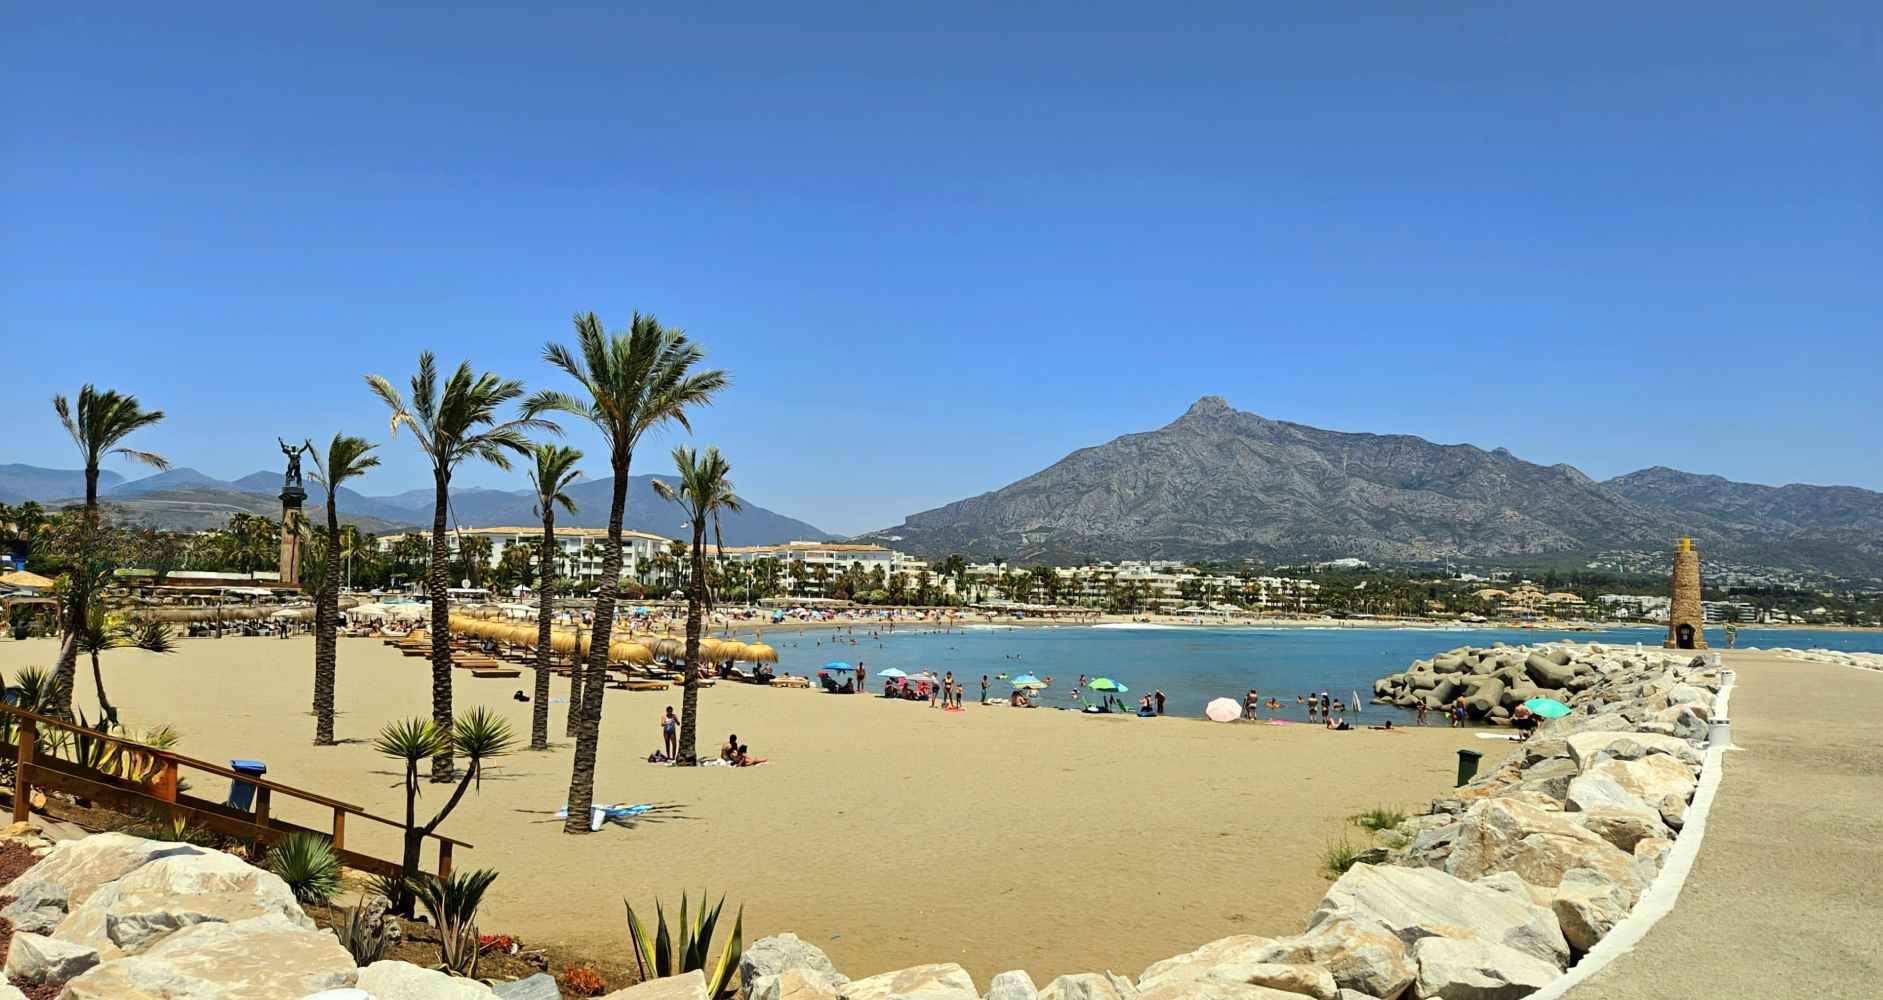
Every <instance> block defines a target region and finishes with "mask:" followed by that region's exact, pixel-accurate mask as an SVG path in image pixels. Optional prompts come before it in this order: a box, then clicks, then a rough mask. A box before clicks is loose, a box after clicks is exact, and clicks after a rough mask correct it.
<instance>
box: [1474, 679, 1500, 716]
mask: <svg viewBox="0 0 1883 1000" xmlns="http://www.w3.org/2000/svg"><path fill="white" fill-rule="evenodd" d="M1505 690H1506V689H1505V687H1504V682H1503V681H1501V680H1498V679H1497V678H1495V677H1488V678H1485V680H1484V683H1482V684H1479V685H1478V687H1477V690H1475V691H1473V692H1471V697H1469V698H1466V699H1465V714H1467V715H1469V716H1471V717H1472V718H1473V719H1482V718H1484V717H1485V716H1487V715H1490V714H1491V709H1494V708H1499V707H1501V706H1502V705H1503V703H1504V691H1505Z"/></svg>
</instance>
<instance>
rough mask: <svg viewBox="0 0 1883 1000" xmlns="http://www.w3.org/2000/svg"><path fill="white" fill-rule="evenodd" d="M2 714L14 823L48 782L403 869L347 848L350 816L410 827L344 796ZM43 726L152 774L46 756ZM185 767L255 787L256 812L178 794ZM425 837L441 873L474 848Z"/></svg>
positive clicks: (119, 803) (366, 865)
mask: <svg viewBox="0 0 1883 1000" xmlns="http://www.w3.org/2000/svg"><path fill="white" fill-rule="evenodd" d="M0 712H3V713H5V715H6V716H9V717H10V720H9V721H10V722H11V723H12V728H13V735H14V742H13V743H12V744H11V745H7V744H4V743H0V752H5V753H8V754H9V755H10V756H12V758H13V760H14V779H13V821H14V822H16V823H17V822H21V821H23V820H25V819H26V818H27V817H28V815H29V813H30V809H31V805H32V790H33V788H35V787H40V788H50V789H54V790H57V791H62V792H67V793H69V794H72V795H76V796H80V797H83V798H88V799H93V800H97V801H101V802H105V803H108V804H110V805H112V806H114V807H116V808H119V809H122V810H124V811H125V812H128V813H133V814H137V815H154V816H159V817H164V816H167V817H169V818H171V819H181V820H183V821H184V822H185V823H186V824H195V825H197V826H201V827H204V828H206V829H210V830H214V831H216V832H217V833H221V834H226V835H228V836H232V837H239V838H242V839H244V840H253V841H257V842H259V843H263V844H272V843H274V842H275V841H277V840H280V839H281V838H283V837H285V836H287V835H288V834H290V833H324V834H326V835H327V836H329V837H330V838H331V839H332V840H333V847H334V852H335V853H336V854H338V855H339V857H340V861H341V863H342V864H344V865H346V866H348V867H349V868H356V869H359V870H360V871H365V872H372V873H374V874H379V875H398V874H399V873H400V871H401V865H402V863H401V862H400V861H386V860H383V859H381V858H378V857H375V856H373V855H370V854H364V853H361V852H359V851H356V850H353V849H351V848H349V847H347V846H346V844H347V817H349V816H355V817H358V818H360V819H362V820H365V821H368V822H372V823H380V824H383V825H385V826H389V827H392V828H393V829H395V830H398V831H399V836H400V843H401V844H402V845H403V843H404V838H405V831H406V825H405V824H404V823H401V822H399V821H397V820H391V819H387V818H385V817H383V816H375V815H373V814H372V813H369V812H367V811H366V810H365V809H363V808H361V807H359V806H357V805H354V804H353V803H351V802H342V801H340V800H339V799H334V798H329V797H327V796H325V795H321V794H320V793H318V792H310V791H307V790H305V789H300V788H295V787H293V786H290V785H284V784H281V783H280V782H278V781H270V780H268V779H267V778H263V777H259V776H256V775H251V774H244V773H242V772H240V771H237V770H234V769H233V768H229V767H224V766H223V765H221V764H212V763H210V762H209V761H204V760H197V759H195V758H193V757H186V756H184V755H183V754H180V753H176V752H175V751H172V750H159V749H157V748H155V747H150V746H146V745H144V744H142V743H139V742H137V741H136V740H131V739H125V738H123V737H118V736H112V735H110V734H108V733H102V732H99V731H98V730H96V729H87V728H85V727H83V726H77V725H73V724H72V723H69V722H64V721H62V720H59V719H55V718H52V717H50V716H45V715H39V714H37V713H34V712H28V711H26V710H24V709H19V708H14V707H12V706H10V705H4V704H0ZM42 730H44V731H48V732H60V733H63V734H65V737H66V739H67V740H68V745H71V746H74V747H76V746H78V744H79V741H80V740H96V741H99V742H101V743H103V744H108V745H112V746H116V747H117V748H118V753H119V755H120V756H121V757H122V758H123V759H126V760H133V761H137V763H138V766H139V770H140V771H142V770H144V765H145V764H148V765H149V772H148V773H149V776H148V777H146V778H145V779H144V780H141V781H140V780H134V779H132V778H127V777H123V776H120V775H116V774H111V773H109V772H107V771H102V770H99V769H97V768H94V767H88V766H86V765H85V764H82V763H78V762H75V761H70V760H64V759H61V758H59V757H57V756H44V757H42V756H40V755H39V753H38V743H39V734H40V732H41V731H42ZM185 769H187V770H190V771H199V772H202V773H205V774H209V775H214V776H215V777H217V778H226V779H228V780H230V781H240V782H245V783H247V784H250V785H253V786H255V798H254V809H253V811H249V810H244V809H239V808H237V807H235V806H231V805H228V804H227V803H223V802H215V801H212V800H209V799H202V798H197V797H195V796H193V795H189V794H186V793H183V792H180V791H179V790H178V789H179V780H178V772H179V771H181V770H185ZM276 795H280V796H281V797H283V798H286V799H292V800H296V801H299V802H305V803H309V804H312V805H315V806H318V807H320V808H321V809H322V810H323V811H328V812H330V813H331V815H332V817H333V822H332V825H331V826H330V827H329V828H328V829H327V830H314V829H311V828H309V827H304V826H298V825H296V824H294V823H290V822H288V821H286V820H284V819H281V818H280V817H278V816H275V815H274V814H273V810H274V805H275V802H274V799H275V796H276ZM426 839H427V840H431V841H436V842H437V845H438V847H437V856H438V864H437V871H438V875H439V877H441V878H442V877H444V876H445V875H448V874H450V872H451V860H452V849H453V848H456V847H462V848H465V849H467V850H468V849H469V848H470V847H471V845H470V844H467V843H465V842H464V841H462V840H455V839H453V838H451V837H447V836H444V835H443V834H437V833H431V834H426Z"/></svg>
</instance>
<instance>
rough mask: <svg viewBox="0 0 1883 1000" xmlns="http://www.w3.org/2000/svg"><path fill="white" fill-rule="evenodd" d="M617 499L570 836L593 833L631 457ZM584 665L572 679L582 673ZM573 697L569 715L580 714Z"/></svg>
mask: <svg viewBox="0 0 1883 1000" xmlns="http://www.w3.org/2000/svg"><path fill="white" fill-rule="evenodd" d="M614 465H615V469H614V472H615V483H614V495H613V497H612V498H610V500H609V506H608V545H607V547H606V548H604V549H603V550H602V580H601V586H600V587H599V588H597V589H596V591H595V625H594V628H593V630H592V631H591V632H590V634H589V654H588V668H587V673H588V679H587V682H586V684H585V686H584V688H583V690H582V706H581V707H582V717H581V718H580V719H579V720H577V722H576V727H575V762H574V764H573V766H572V767H571V769H570V771H569V818H568V820H567V821H566V822H564V823H563V825H562V832H564V833H587V832H588V812H589V808H590V807H591V806H592V805H594V802H595V750H596V744H598V743H599V742H600V741H601V725H602V689H603V688H604V687H606V685H605V684H604V683H603V681H604V680H605V679H606V678H607V672H608V643H609V641H610V640H611V639H613V637H614V626H615V597H616V595H617V594H619V593H620V591H621V517H622V514H623V513H624V512H625V510H626V508H627V505H628V456H627V455H625V454H621V453H619V452H617V453H616V455H615V463H614ZM582 669H583V668H582V666H581V664H580V663H579V662H578V663H577V665H576V667H575V668H574V669H573V670H571V671H570V675H571V676H573V675H574V674H575V673H577V672H580V671H581V670H582ZM575 707H576V705H575V700H574V697H573V696H571V698H570V701H569V710H570V711H572V712H573V711H574V710H575Z"/></svg>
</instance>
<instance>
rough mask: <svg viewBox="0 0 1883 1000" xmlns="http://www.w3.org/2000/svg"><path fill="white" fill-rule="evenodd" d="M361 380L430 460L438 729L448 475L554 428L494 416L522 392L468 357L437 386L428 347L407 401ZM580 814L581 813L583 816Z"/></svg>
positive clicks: (443, 677) (443, 716) (443, 695)
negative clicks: (530, 433) (474, 367)
mask: <svg viewBox="0 0 1883 1000" xmlns="http://www.w3.org/2000/svg"><path fill="white" fill-rule="evenodd" d="M366 384H367V385H368V386H371V387H372V390H373V393H374V394H375V395H377V396H378V397H379V398H380V399H381V400H382V401H384V402H385V404H386V407H387V408H388V409H390V410H391V411H392V435H393V436H394V437H397V436H398V434H399V425H400V424H405V425H407V426H409V427H411V428H412V437H413V438H414V439H416V440H417V441H418V446H419V449H420V450H421V451H423V452H424V453H425V458H426V459H427V460H428V461H430V462H431V467H432V485H433V487H434V489H435V491H436V492H435V500H434V501H433V504H432V553H431V568H430V571H429V572H428V573H427V574H426V578H425V583H426V589H427V590H429V591H430V594H431V612H432V614H431V618H432V621H431V638H432V722H433V723H434V724H436V725H437V727H438V729H439V730H440V731H449V730H450V729H451V725H452V723H451V626H450V623H449V621H448V620H447V616H448V615H449V611H450V609H449V608H448V606H447V603H446V594H445V591H446V589H447V588H448V587H449V586H450V583H449V581H448V580H447V578H446V575H445V574H446V571H447V569H446V568H447V566H448V556H447V553H446V550H445V510H446V508H447V507H448V506H449V504H450V502H451V474H452V472H454V471H455V470H456V469H457V467H458V463H460V462H462V461H464V460H465V459H467V458H478V459H482V460H484V461H486V462H489V463H490V464H492V465H494V466H496V467H497V468H499V469H505V470H507V469H509V468H510V458H509V456H508V455H507V454H506V452H514V453H516V454H519V455H525V454H528V453H529V450H530V439H529V438H528V437H526V436H524V433H523V432H524V431H526V430H532V429H542V430H550V431H556V432H558V433H560V428H558V427H556V425H555V424H552V423H549V422H548V421H545V420H537V419H535V418H534V417H532V416H529V415H525V416H523V417H521V418H519V419H516V420H507V421H504V422H502V423H499V422H498V421H497V408H498V407H500V406H502V405H503V404H505V403H508V402H510V401H511V400H513V399H516V398H518V397H520V396H522V395H523V383H522V382H519V381H517V380H516V379H506V378H498V377H497V376H496V375H494V374H492V373H490V372H485V373H484V374H482V375H477V376H473V375H472V374H471V363H470V362H469V361H466V362H463V363H462V364H460V365H458V370H457V371H456V372H455V373H453V374H452V376H451V378H450V380H449V381H447V382H446V383H445V384H444V387H443V389H442V390H441V389H440V388H439V385H438V367H437V365H436V363H435V362H434V360H433V358H432V352H430V351H425V352H423V353H421V354H420V355H419V356H418V372H417V373H416V374H414V375H413V376H412V400H411V403H410V404H409V405H408V404H407V402H406V400H405V397H403V396H401V395H400V394H399V390H398V389H397V388H395V387H394V386H393V384H392V383H391V382H388V381H387V380H386V379H385V378H383V377H382V376H379V375H368V376H366ZM451 752H452V747H451V744H450V743H449V742H448V741H447V742H443V743H440V744H439V749H438V755H437V756H435V757H433V758H432V772H431V780H433V781H450V780H451V774H452V770H453V764H452V759H451V756H452V753H451ZM584 815H586V813H585V814H584Z"/></svg>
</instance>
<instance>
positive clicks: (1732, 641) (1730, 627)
mask: <svg viewBox="0 0 1883 1000" xmlns="http://www.w3.org/2000/svg"><path fill="white" fill-rule="evenodd" d="M1738 644H1739V623H1737V622H1727V623H1726V648H1727V649H1731V648H1733V647H1734V646H1736V645H1738Z"/></svg>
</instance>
